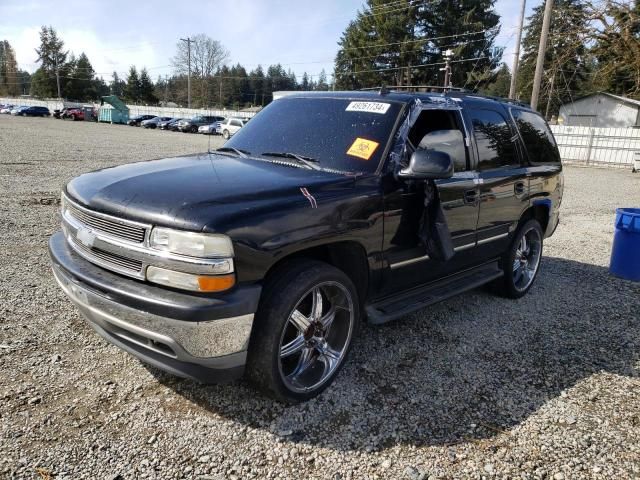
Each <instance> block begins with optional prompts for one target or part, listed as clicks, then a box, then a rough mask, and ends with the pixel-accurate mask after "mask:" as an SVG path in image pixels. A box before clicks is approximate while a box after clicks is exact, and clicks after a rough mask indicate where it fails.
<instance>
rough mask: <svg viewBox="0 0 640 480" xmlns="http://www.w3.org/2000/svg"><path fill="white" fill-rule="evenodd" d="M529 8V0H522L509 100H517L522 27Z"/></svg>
mask: <svg viewBox="0 0 640 480" xmlns="http://www.w3.org/2000/svg"><path fill="white" fill-rule="evenodd" d="M526 8H527V0H522V5H521V7H520V23H519V24H518V34H517V35H516V37H517V40H516V49H515V51H514V52H513V68H512V69H511V86H510V87H509V98H511V99H515V98H516V86H517V82H518V66H519V64H520V45H521V44H522V27H523V26H524V14H525V10H526Z"/></svg>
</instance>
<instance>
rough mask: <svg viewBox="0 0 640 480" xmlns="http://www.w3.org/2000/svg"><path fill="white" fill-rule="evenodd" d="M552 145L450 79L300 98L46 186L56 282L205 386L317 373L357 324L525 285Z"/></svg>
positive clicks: (323, 373)
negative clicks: (450, 84) (59, 190)
mask: <svg viewBox="0 0 640 480" xmlns="http://www.w3.org/2000/svg"><path fill="white" fill-rule="evenodd" d="M562 192H563V177H562V166H561V163H560V157H559V154H558V149H557V147H556V144H555V141H554V138H553V136H552V133H551V131H550V130H549V127H548V126H547V124H546V122H545V121H544V119H543V118H542V117H541V116H540V115H539V114H538V113H536V112H534V111H532V110H530V109H529V108H527V107H526V106H523V105H520V104H517V103H509V102H507V101H502V100H496V99H491V98H484V97H480V96H475V95H464V94H459V93H446V94H426V93H425V94H408V93H394V92H391V93H389V92H384V91H383V92H381V93H373V92H324V93H317V94H308V93H304V94H303V93H300V94H297V95H292V96H288V97H284V98H281V99H278V100H275V101H274V102H272V103H271V104H270V105H269V106H268V107H266V108H265V109H264V110H263V111H262V112H260V113H259V114H258V115H256V117H255V118H254V119H252V120H251V122H249V123H248V124H247V126H246V127H244V128H243V129H241V130H240V131H238V133H237V134H236V135H234V136H233V137H232V138H231V140H229V141H228V142H227V143H226V144H225V145H224V147H222V148H220V149H218V150H217V151H215V152H210V153H205V154H201V155H194V156H188V157H180V158H169V159H163V160H156V161H147V162H141V163H134V164H129V165H122V166H119V167H115V168H108V169H105V170H101V171H97V172H93V173H88V174H85V175H81V176H80V177H77V178H75V179H74V180H72V181H71V182H69V184H67V186H66V188H65V189H64V192H63V194H62V227H63V228H62V232H60V233H56V234H54V235H53V236H52V237H51V239H50V242H49V247H50V254H51V258H52V261H53V271H54V274H55V277H56V279H57V281H58V283H59V284H60V286H61V287H62V288H63V290H64V291H65V292H66V293H67V294H68V295H69V297H70V298H71V300H72V301H73V302H74V303H75V304H76V305H77V306H78V307H79V309H80V311H81V312H82V313H83V314H84V316H85V317H86V319H87V321H88V322H89V324H90V325H91V326H92V327H93V328H94V329H95V330H96V331H97V332H98V333H99V334H100V335H102V336H103V337H104V338H106V339H107V340H108V341H110V342H111V343H114V344H115V345H117V346H119V347H120V348H122V349H123V350H126V351H127V352H129V353H131V354H133V355H135V356H136V357H138V358H140V359H141V360H143V361H144V362H147V363H149V364H152V365H155V366H157V367H159V368H162V369H164V370H167V371H169V372H172V373H175V374H177V375H181V376H185V377H190V378H194V379H198V380H201V381H204V382H218V381H223V380H229V379H232V378H236V377H238V376H240V375H242V374H243V373H246V376H247V377H248V378H249V379H250V380H251V381H252V382H253V383H254V384H255V385H257V386H259V387H260V388H261V389H263V390H265V391H266V392H268V393H269V394H271V395H272V396H274V397H276V398H278V399H280V400H284V401H289V402H296V401H303V400H306V399H309V398H311V397H313V396H315V395H317V394H318V393H319V392H321V391H322V390H323V389H324V388H326V387H327V386H328V385H329V384H330V383H331V382H332V380H333V379H334V378H335V376H336V374H337V373H338V371H339V370H340V368H341V367H342V366H343V365H344V363H345V359H346V357H347V353H348V351H349V348H350V346H351V344H352V343H353V339H354V338H355V337H356V335H357V333H358V325H359V323H360V321H361V320H363V319H367V320H368V321H369V322H372V323H375V324H380V323H384V322H387V321H389V320H393V319H397V318H400V317H402V316H404V315H407V314H408V313H410V312H413V311H415V310H418V309H421V308H424V307H426V306H429V305H431V304H433V303H434V302H437V301H440V300H443V299H445V298H447V297H450V296H452V295H456V294H458V293H461V292H463V291H465V290H469V289H472V288H475V287H478V286H480V285H483V284H491V287H492V289H493V290H494V291H496V292H497V293H499V294H502V295H504V296H507V297H510V298H518V297H520V296H522V295H524V294H525V293H526V292H527V291H528V290H529V289H530V288H531V285H532V284H533V281H534V279H535V277H536V273H537V272H538V268H539V266H540V261H541V255H542V244H543V239H544V238H546V237H548V236H549V235H551V234H552V233H553V232H554V230H555V228H556V226H557V225H558V220H559V212H558V210H559V207H560V202H561V199H562Z"/></svg>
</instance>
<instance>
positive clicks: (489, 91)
mask: <svg viewBox="0 0 640 480" xmlns="http://www.w3.org/2000/svg"><path fill="white" fill-rule="evenodd" d="M510 88H511V71H510V70H509V67H507V64H506V63H503V64H502V66H501V67H500V68H499V69H498V70H497V71H496V72H494V74H493V78H492V79H491V80H490V82H489V83H487V84H486V85H485V86H484V87H483V88H481V89H480V92H481V93H483V94H485V95H490V96H493V97H503V98H507V97H508V96H509V90H510Z"/></svg>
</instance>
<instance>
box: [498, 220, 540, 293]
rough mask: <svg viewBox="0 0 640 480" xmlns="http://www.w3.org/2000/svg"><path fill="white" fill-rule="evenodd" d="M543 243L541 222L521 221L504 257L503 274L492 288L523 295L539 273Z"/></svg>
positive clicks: (499, 291) (501, 291)
mask: <svg viewBox="0 0 640 480" xmlns="http://www.w3.org/2000/svg"><path fill="white" fill-rule="evenodd" d="M542 246H543V235H542V227H540V223H538V221H537V220H533V219H532V220H528V221H527V222H525V223H524V224H523V225H521V226H520V228H519V229H518V230H517V232H516V235H515V236H514V238H513V241H512V242H511V245H510V246H509V249H508V250H507V252H506V253H505V254H504V255H503V257H502V268H503V271H504V275H503V276H502V277H500V278H498V279H497V280H495V281H493V282H492V283H491V284H490V286H491V290H492V291H493V292H494V293H496V294H498V295H500V296H503V297H506V298H520V297H523V296H524V295H525V294H526V293H527V292H528V291H529V290H530V289H531V287H532V286H533V283H534V281H535V279H536V277H537V275H538V270H539V269H540V263H541V260H542Z"/></svg>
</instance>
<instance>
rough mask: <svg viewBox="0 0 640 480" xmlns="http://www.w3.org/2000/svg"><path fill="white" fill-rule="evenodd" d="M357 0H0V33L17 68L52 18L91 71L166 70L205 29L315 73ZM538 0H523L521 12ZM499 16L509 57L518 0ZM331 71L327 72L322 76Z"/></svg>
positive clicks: (244, 52)
mask: <svg viewBox="0 0 640 480" xmlns="http://www.w3.org/2000/svg"><path fill="white" fill-rule="evenodd" d="M363 3H364V2H363V0H323V1H322V2H318V1H311V0H262V1H258V0H227V1H221V0H189V1H176V0H155V1H153V2H148V1H144V0H142V1H132V0H127V1H123V0H109V1H104V0H64V1H61V2H52V1H51V0H0V40H8V41H9V42H10V43H11V45H12V46H13V47H14V48H15V50H16V56H17V60H18V65H19V67H20V68H22V69H24V70H27V71H29V72H33V71H34V70H35V69H36V68H37V67H38V65H37V64H36V63H35V62H36V59H37V55H36V53H35V51H34V49H35V48H36V47H38V45H39V36H38V31H39V30H40V27H41V26H42V25H51V26H53V27H54V28H55V29H56V30H57V32H58V34H59V36H60V37H61V38H62V39H63V40H64V42H65V47H66V48H67V49H69V50H70V51H71V52H73V53H75V54H76V55H79V54H80V53H81V52H85V53H86V54H87V56H88V57H89V60H90V61H91V63H92V65H93V67H94V70H95V71H96V74H97V75H98V76H101V77H103V78H104V79H105V80H106V81H107V82H108V81H110V80H111V74H112V72H113V71H116V72H118V74H119V75H121V76H125V75H126V72H127V70H128V69H129V66H130V65H135V66H136V67H138V68H142V67H146V68H147V69H148V71H149V74H150V76H151V77H152V79H154V80H155V79H156V78H157V77H158V76H159V75H160V76H164V75H166V74H171V72H172V68H171V65H170V64H171V57H172V56H173V55H174V54H175V50H176V43H177V42H178V41H179V38H185V37H187V36H189V35H195V34H198V33H205V34H207V35H209V36H210V37H212V38H214V39H216V40H219V41H220V42H221V43H222V44H223V45H224V46H225V47H226V48H227V50H229V53H230V63H233V64H235V63H240V64H242V65H243V66H244V67H245V68H247V69H248V70H251V69H253V68H255V67H256V66H257V65H258V64H262V65H263V66H264V67H266V66H268V65H270V64H275V63H280V64H282V65H283V66H284V68H285V69H287V70H288V69H291V70H293V71H294V72H295V73H296V75H297V76H298V80H299V79H300V77H301V76H302V73H303V72H305V71H306V72H307V73H309V74H310V75H312V77H313V78H315V79H317V76H318V74H319V73H320V71H321V70H322V69H325V71H326V72H327V74H331V73H332V71H333V59H334V57H335V54H336V52H337V50H338V45H337V41H338V40H339V38H340V35H341V34H342V32H343V31H344V29H345V27H346V26H347V25H348V23H349V21H350V20H351V19H353V18H354V17H355V15H356V12H357V11H358V10H359V9H361V8H362V5H363ZM540 3H542V0H528V2H527V4H528V5H527V12H528V13H527V14H529V13H530V12H531V8H532V7H534V6H536V5H538V4H540ZM495 8H496V11H497V12H498V13H499V14H500V15H501V17H502V29H501V32H500V36H499V37H498V39H497V41H496V45H497V46H503V47H505V48H506V50H505V54H504V60H505V61H506V62H507V63H508V64H509V65H511V62H512V61H513V48H514V44H515V31H516V27H517V24H518V15H519V9H520V2H519V1H518V0H496V4H495ZM329 79H331V78H329Z"/></svg>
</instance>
